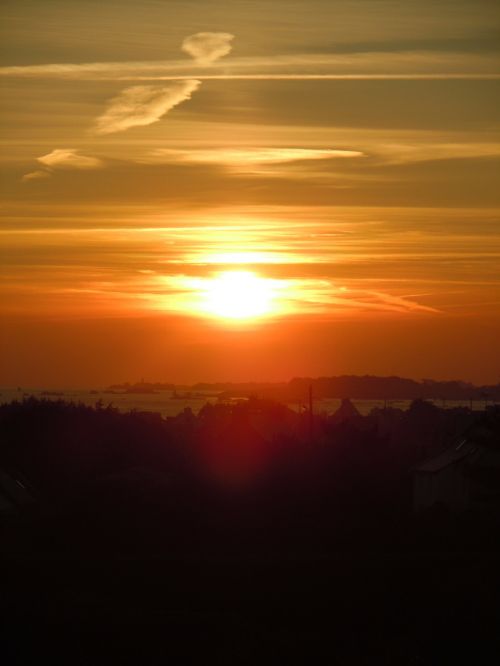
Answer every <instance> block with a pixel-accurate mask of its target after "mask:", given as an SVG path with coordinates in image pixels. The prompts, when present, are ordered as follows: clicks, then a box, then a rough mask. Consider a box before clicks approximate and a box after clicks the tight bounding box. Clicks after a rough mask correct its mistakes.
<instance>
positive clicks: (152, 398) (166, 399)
mask: <svg viewBox="0 0 500 666" xmlns="http://www.w3.org/2000/svg"><path fill="white" fill-rule="evenodd" d="M30 396H34V397H35V398H45V399H47V400H65V401H67V402H82V403H84V404H86V405H92V406H93V405H95V404H96V402H98V401H99V400H100V401H102V403H103V404H104V406H105V407H107V406H108V405H109V404H111V405H113V407H116V408H117V409H119V410H120V411H122V412H128V411H130V410H133V409H135V410H137V411H140V412H158V413H159V414H161V415H162V416H163V417H165V416H175V415H176V414H179V413H180V412H182V411H183V410H184V409H185V408H186V407H190V408H191V409H192V410H193V412H195V413H198V412H199V410H200V409H201V408H202V407H203V405H205V404H206V403H207V402H210V403H213V404H215V403H217V402H218V398H217V395H215V394H208V393H206V394H204V395H202V396H192V397H186V398H174V397H173V392H172V391H161V392H159V393H112V392H111V391H90V390H78V389H71V390H60V391H54V390H52V391H49V390H44V389H21V390H18V389H11V388H9V389H0V404H4V403H8V402H12V401H13V400H23V398H28V397H30ZM433 402H434V403H435V404H436V405H438V406H439V407H443V406H445V407H448V408H451V407H469V406H470V403H469V401H468V400H461V401H460V400H447V401H446V402H445V403H443V401H442V400H435V401H433ZM340 403H341V401H340V400H338V399H336V398H325V399H318V400H315V401H314V410H315V412H317V413H325V414H333V413H334V412H335V411H336V410H337V409H338V408H339V406H340ZM352 403H353V404H354V405H355V406H356V408H357V409H358V411H359V412H360V413H361V414H369V413H370V411H371V410H372V409H373V408H374V407H383V406H384V401H383V400H352ZM305 404H306V401H305V400H304V405H305ZM410 404H411V401H410V400H390V401H387V405H388V406H391V407H397V408H398V409H408V407H409V405H410ZM473 406H474V407H475V408H476V409H482V408H483V406H484V403H483V402H482V401H475V402H474V403H473ZM289 407H290V408H291V409H294V410H295V411H298V410H299V409H301V406H300V405H299V404H298V403H297V402H295V403H292V404H290V405H289Z"/></svg>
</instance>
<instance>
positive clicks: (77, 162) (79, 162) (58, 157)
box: [36, 148, 104, 169]
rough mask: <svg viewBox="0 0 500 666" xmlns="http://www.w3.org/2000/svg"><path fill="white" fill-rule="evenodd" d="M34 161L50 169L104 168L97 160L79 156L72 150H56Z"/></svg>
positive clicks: (102, 163)
mask: <svg viewBox="0 0 500 666" xmlns="http://www.w3.org/2000/svg"><path fill="white" fill-rule="evenodd" d="M36 159H37V161H38V162H40V164H43V165H44V166H46V167H49V168H51V169H101V168H102V167H103V166H104V162H103V161H102V160H100V159H99V158H97V157H88V156H87V155H80V154H79V153H78V151H77V150H74V149H73V148H57V149H56V150H53V151H52V152H50V153H48V154H47V155H42V156H41V157H37V158H36Z"/></svg>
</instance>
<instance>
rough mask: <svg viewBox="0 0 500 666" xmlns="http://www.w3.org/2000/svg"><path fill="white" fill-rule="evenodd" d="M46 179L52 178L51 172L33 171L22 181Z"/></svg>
mask: <svg viewBox="0 0 500 666" xmlns="http://www.w3.org/2000/svg"><path fill="white" fill-rule="evenodd" d="M44 178H50V172H49V171H42V170H41V169H40V170H39V171H32V172H31V173H26V174H24V176H23V177H22V178H21V180H24V181H28V180H42V179H44Z"/></svg>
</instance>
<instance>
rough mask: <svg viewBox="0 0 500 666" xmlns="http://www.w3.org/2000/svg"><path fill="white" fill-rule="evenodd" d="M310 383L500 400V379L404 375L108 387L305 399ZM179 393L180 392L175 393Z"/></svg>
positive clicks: (320, 390)
mask: <svg viewBox="0 0 500 666" xmlns="http://www.w3.org/2000/svg"><path fill="white" fill-rule="evenodd" d="M309 387H311V388H312V392H313V395H314V397H315V398H319V399H321V398H338V399H340V398H345V397H349V398H353V399H357V400H415V399H424V400H482V401H485V402H496V401H499V400H500V383H498V384H494V385H485V386H475V385H474V384H471V383H469V382H463V381H437V380H433V379H422V380H421V381H416V380H414V379H407V378H404V377H395V376H392V377H377V376H373V375H363V376H358V375H340V376H336V377H314V378H313V377H294V378H293V379H291V380H290V381H288V382H241V383H234V382H214V383H207V382H199V383H197V384H193V385H190V386H180V385H178V384H174V383H169V382H145V381H144V380H141V381H140V382H136V383H130V382H125V383H123V384H112V385H111V386H109V387H108V390H109V391H112V392H120V393H158V392H160V391H172V392H176V391H178V390H179V389H182V390H184V391H185V392H186V394H189V395H196V396H201V395H206V394H211V395H214V394H216V395H219V396H220V397H221V398H237V397H247V396H250V395H253V396H256V395H258V396H260V397H266V398H272V399H275V400H280V401H285V402H295V401H300V400H304V398H305V396H307V394H308V391H309ZM175 395H178V393H175Z"/></svg>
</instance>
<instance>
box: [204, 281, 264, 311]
mask: <svg viewBox="0 0 500 666" xmlns="http://www.w3.org/2000/svg"><path fill="white" fill-rule="evenodd" d="M275 298H276V293H275V287H274V281H273V280H269V279H266V278H262V277H259V276H258V275H256V274H255V273H252V272H251V271H224V272H223V273H219V274H218V275H217V276H216V277H214V278H212V280H210V282H209V284H208V285H207V289H206V292H205V294H204V302H203V310H204V311H205V312H207V313H209V314H211V315H215V316H217V317H222V318H224V319H234V320H245V319H254V318H258V317H263V316H266V315H270V314H272V313H273V310H274V302H273V301H274V300H275Z"/></svg>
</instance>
